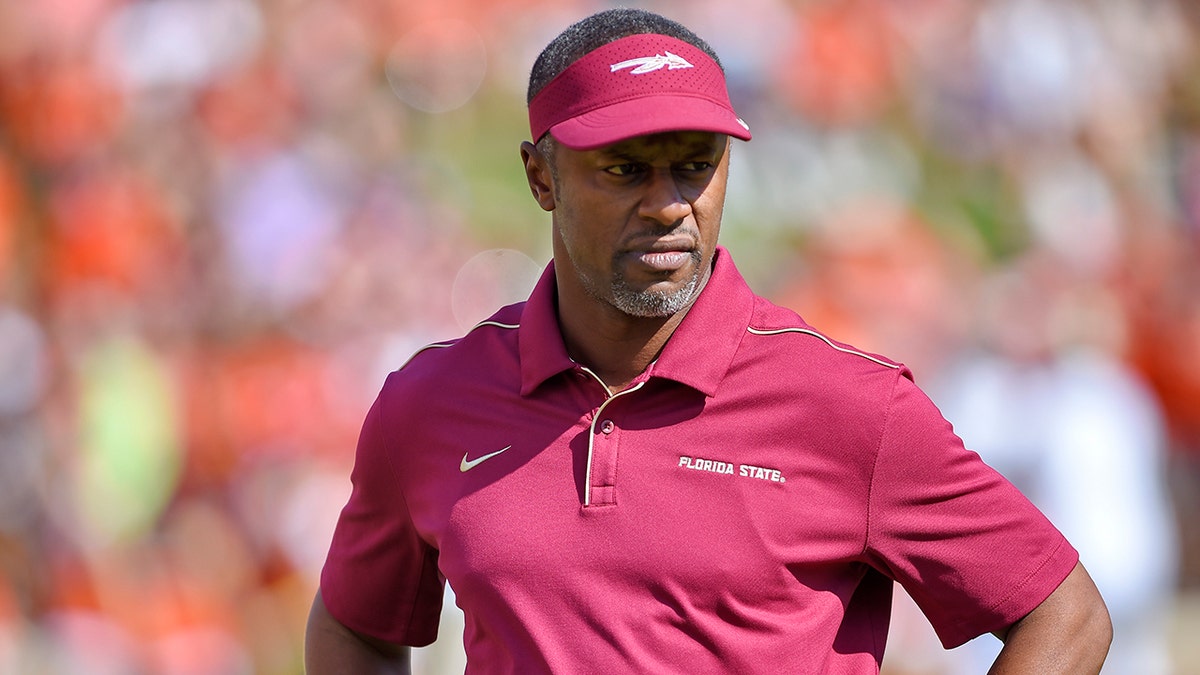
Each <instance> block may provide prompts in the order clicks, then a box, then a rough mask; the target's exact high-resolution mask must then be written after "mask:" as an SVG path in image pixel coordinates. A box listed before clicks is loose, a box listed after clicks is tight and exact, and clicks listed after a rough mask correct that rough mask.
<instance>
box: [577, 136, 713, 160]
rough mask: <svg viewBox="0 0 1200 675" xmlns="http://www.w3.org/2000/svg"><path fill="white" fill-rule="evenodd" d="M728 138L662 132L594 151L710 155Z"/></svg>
mask: <svg viewBox="0 0 1200 675" xmlns="http://www.w3.org/2000/svg"><path fill="white" fill-rule="evenodd" d="M728 140H729V137H728V136H726V135H725V134H718V133H714V132H711V131H664V132H661V133H656V134H647V135H644V136H634V137H632V138H627V139H625V140H621V141H617V142H616V143H612V144H610V145H606V146H602V147H600V148H597V149H596V152H598V153H602V154H608V155H642V154H658V153H664V152H682V153H710V152H717V151H719V150H720V149H722V148H724V147H725V145H726V143H727V142H728Z"/></svg>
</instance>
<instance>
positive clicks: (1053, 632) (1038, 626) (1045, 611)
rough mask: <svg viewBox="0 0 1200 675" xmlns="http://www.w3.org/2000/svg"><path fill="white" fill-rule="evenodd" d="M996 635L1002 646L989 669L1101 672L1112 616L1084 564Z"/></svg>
mask: <svg viewBox="0 0 1200 675" xmlns="http://www.w3.org/2000/svg"><path fill="white" fill-rule="evenodd" d="M996 637H998V638H1000V639H1001V640H1002V641H1003V642H1004V648H1003V649H1002V650H1001V651H1000V655H999V656H998V657H997V658H996V662H995V664H994V665H993V666H992V668H991V670H990V671H989V673H991V674H992V675H1002V674H1003V673H1071V674H1072V675H1074V674H1075V673H1099V672H1100V666H1101V665H1103V664H1104V658H1105V656H1107V655H1108V646H1109V643H1110V642H1112V621H1111V620H1110V619H1109V616H1108V608H1107V607H1105V605H1104V599H1103V598H1101V597H1100V591H1098V590H1097V589H1096V584H1094V583H1093V582H1092V578H1091V577H1090V576H1088V573H1087V570H1085V569H1084V568H1083V565H1082V564H1077V565H1075V569H1073V570H1072V571H1071V573H1070V574H1069V575H1067V578H1066V579H1064V580H1063V582H1062V583H1061V584H1059V586H1058V588H1057V589H1055V591H1054V592H1053V593H1051V594H1050V596H1049V597H1047V598H1046V599H1045V600H1043V601H1042V603H1041V604H1039V605H1038V606H1037V607H1035V608H1034V610H1033V611H1032V612H1030V613H1029V614H1026V615H1025V616H1024V617H1023V618H1021V619H1019V620H1018V621H1017V622H1016V623H1014V624H1012V625H1011V626H1009V627H1008V629H1007V630H1006V631H1003V632H997V633H996Z"/></svg>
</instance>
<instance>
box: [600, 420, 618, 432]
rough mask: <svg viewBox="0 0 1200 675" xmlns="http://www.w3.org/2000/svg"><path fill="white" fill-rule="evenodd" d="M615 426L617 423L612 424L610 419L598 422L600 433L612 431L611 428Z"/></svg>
mask: <svg viewBox="0 0 1200 675" xmlns="http://www.w3.org/2000/svg"><path fill="white" fill-rule="evenodd" d="M616 428H617V425H615V424H613V421H612V420H604V421H603V422H601V423H600V433H602V434H611V433H612V432H613V429H616Z"/></svg>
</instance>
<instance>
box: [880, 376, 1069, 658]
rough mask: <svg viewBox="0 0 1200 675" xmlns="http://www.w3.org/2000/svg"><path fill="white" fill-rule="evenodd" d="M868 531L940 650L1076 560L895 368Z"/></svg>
mask: <svg viewBox="0 0 1200 675" xmlns="http://www.w3.org/2000/svg"><path fill="white" fill-rule="evenodd" d="M1013 423H1014V424H1020V420H1013ZM867 530H868V535H867V554H868V556H869V557H870V559H871V561H872V563H873V564H874V565H876V566H877V567H878V568H880V569H881V570H882V571H884V572H885V573H887V574H888V575H889V576H891V577H892V578H894V579H895V580H896V581H898V582H899V583H900V584H901V585H903V586H904V588H905V590H907V591H908V593H909V595H911V596H912V598H913V600H915V601H916V603H917V605H918V606H920V607H921V610H922V611H923V612H924V613H925V615H926V617H927V618H928V619H929V621H930V623H931V624H932V625H933V627H934V630H935V631H936V632H937V634H938V637H939V639H940V640H941V642H942V644H943V645H944V646H945V647H946V648H948V649H949V648H953V647H956V646H958V645H960V644H962V643H964V642H966V641H968V640H970V639H972V638H974V637H976V636H978V635H982V634H983V633H986V632H990V631H995V630H999V629H1001V628H1004V627H1006V626H1008V625H1011V624H1012V623H1013V622H1015V621H1017V620H1018V619H1020V618H1022V617H1024V616H1025V615H1026V614H1028V613H1029V612H1030V611H1032V610H1033V609H1034V608H1035V607H1037V606H1038V605H1039V604H1040V603H1041V602H1042V601H1043V600H1045V599H1046V598H1047V597H1048V596H1049V595H1050V593H1052V592H1053V591H1054V590H1055V589H1056V588H1058V585H1059V584H1060V583H1062V581H1063V579H1065V578H1066V577H1067V575H1068V574H1069V573H1070V572H1071V570H1072V569H1073V568H1074V566H1075V564H1076V563H1077V562H1078V560H1079V556H1078V553H1077V552H1076V551H1075V549H1074V548H1073V547H1072V546H1071V545H1070V544H1069V543H1068V542H1067V541H1066V539H1065V538H1064V537H1063V536H1062V534H1061V533H1060V532H1059V531H1058V530H1057V529H1056V528H1055V527H1054V526H1053V525H1052V524H1051V523H1050V522H1049V520H1047V519H1046V517H1045V516H1044V515H1043V514H1042V513H1041V512H1040V511H1039V510H1038V509H1037V508H1036V507H1034V506H1033V504H1031V503H1030V502H1029V500H1028V499H1026V497H1025V496H1024V495H1023V494H1021V493H1020V492H1019V491H1018V490H1017V489H1016V488H1015V487H1014V486H1013V485H1012V484H1011V483H1009V482H1008V481H1007V480H1006V479H1005V478H1004V477H1003V476H1001V475H1000V474H999V473H997V472H996V471H995V470H993V469H992V468H991V467H989V466H987V465H986V464H984V463H983V461H982V460H981V459H980V458H979V456H978V455H977V454H976V453H974V452H971V451H969V450H967V449H966V448H964V447H963V442H962V441H961V440H960V439H959V438H958V436H956V435H955V434H954V432H953V429H952V428H951V426H950V423H949V422H947V421H946V420H945V419H944V418H943V417H942V414H941V413H940V412H939V411H938V409H937V408H936V407H935V406H934V404H933V402H932V401H930V400H929V398H928V397H927V396H926V395H925V394H924V393H923V392H921V391H920V390H919V389H918V388H917V387H916V385H914V384H913V383H912V382H911V381H910V380H909V379H908V378H906V377H903V376H898V377H897V382H896V385H895V388H894V390H893V395H892V400H891V403H890V407H889V409H888V412H887V421H886V423H885V425H884V431H883V436H882V438H881V441H880V446H879V449H878V454H877V456H876V462H875V468H874V472H873V475H872V479H871V494H870V502H869V510H868V526H867Z"/></svg>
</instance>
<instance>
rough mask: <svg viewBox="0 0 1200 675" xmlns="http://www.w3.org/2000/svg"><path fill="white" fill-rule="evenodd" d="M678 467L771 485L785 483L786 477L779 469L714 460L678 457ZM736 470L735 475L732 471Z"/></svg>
mask: <svg viewBox="0 0 1200 675" xmlns="http://www.w3.org/2000/svg"><path fill="white" fill-rule="evenodd" d="M679 466H680V467H682V468H684V469H692V470H693V471H707V472H709V473H720V474H725V475H728V476H740V477H742V478H756V479H758V480H765V481H770V482H772V483H786V482H787V476H784V475H783V472H782V471H780V470H779V469H772V468H770V467H765V466H754V465H753V464H738V465H737V466H734V465H733V464H730V463H729V462H721V461H718V460H715V459H704V458H702V457H687V456H685V455H680V456H679ZM735 469H736V470H737V471H736V473H735V471H734V470H735Z"/></svg>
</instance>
